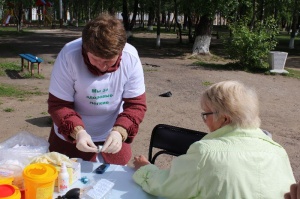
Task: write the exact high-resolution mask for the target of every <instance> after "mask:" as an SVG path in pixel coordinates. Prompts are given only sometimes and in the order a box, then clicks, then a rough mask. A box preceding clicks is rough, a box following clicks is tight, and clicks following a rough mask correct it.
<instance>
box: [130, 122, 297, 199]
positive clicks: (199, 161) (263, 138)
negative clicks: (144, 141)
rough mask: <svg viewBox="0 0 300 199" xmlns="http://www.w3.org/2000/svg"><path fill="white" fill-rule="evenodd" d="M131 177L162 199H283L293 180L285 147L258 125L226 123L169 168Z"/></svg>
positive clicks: (152, 167)
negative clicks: (236, 125) (251, 127)
mask: <svg viewBox="0 0 300 199" xmlns="http://www.w3.org/2000/svg"><path fill="white" fill-rule="evenodd" d="M133 179H134V181H135V182H136V183H137V184H139V185H140V186H142V188H143V189H144V190H145V191H146V192H148V193H150V194H153V195H156V196H161V197H165V198H174V199H175V198H178V199H186V198H189V199H191V198H199V199H200V198H201V199H202V198H203V199H218V198H219V199H226V198H228V199H244V198H247V199H283V195H284V193H286V192H288V191H289V187H290V185H291V184H292V183H295V178H294V175H293V172H292V168H291V165H290V162H289V158H288V155H287V153H286V151H285V150H284V148H283V147H282V146H280V145H279V144H278V143H276V142H274V141H273V140H272V139H271V138H270V137H268V136H267V135H265V134H264V133H263V131H262V130H261V129H259V128H257V129H241V128H233V127H231V126H229V125H227V126H224V127H222V128H220V129H218V130H216V131H214V132H212V133H209V134H207V135H206V136H205V137H204V138H203V139H202V140H200V141H198V142H195V143H193V144H192V145H191V146H190V148H189V150H188V151H187V154H186V155H182V156H179V157H177V158H175V159H174V160H173V161H172V165H171V168H170V169H169V170H160V169H159V168H157V167H156V166H155V165H152V164H150V165H147V166H143V167H141V168H140V169H139V170H137V171H136V172H135V173H134V175H133Z"/></svg>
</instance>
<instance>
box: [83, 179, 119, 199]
mask: <svg viewBox="0 0 300 199" xmlns="http://www.w3.org/2000/svg"><path fill="white" fill-rule="evenodd" d="M114 185H115V183H113V182H111V181H109V180H106V179H101V180H99V181H98V182H97V183H96V184H95V185H94V186H93V188H92V189H90V190H89V191H88V192H87V195H88V196H90V197H91V198H95V199H102V198H104V197H105V196H107V195H108V193H109V192H110V191H111V189H112V188H113V186H114Z"/></svg>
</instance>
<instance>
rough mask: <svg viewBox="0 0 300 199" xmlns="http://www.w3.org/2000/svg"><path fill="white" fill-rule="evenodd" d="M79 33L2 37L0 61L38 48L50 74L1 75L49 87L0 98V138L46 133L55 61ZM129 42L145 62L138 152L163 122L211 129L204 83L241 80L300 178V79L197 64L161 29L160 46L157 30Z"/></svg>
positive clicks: (290, 63) (295, 62) (291, 60)
mask: <svg viewBox="0 0 300 199" xmlns="http://www.w3.org/2000/svg"><path fill="white" fill-rule="evenodd" d="M80 35H81V32H80V31H79V30H75V29H74V30H70V29H69V30H66V29H64V30H60V29H55V30H38V31H35V32H34V34H33V35H22V36H16V37H5V38H1V40H0V62H15V63H17V64H20V58H19V57H18V54H19V53H31V54H35V55H37V56H39V57H41V58H43V59H44V60H45V62H44V63H43V64H42V70H41V73H42V75H43V76H44V77H45V78H44V79H33V78H32V79H20V78H18V77H16V76H13V75H11V74H10V76H9V75H8V76H5V77H0V82H1V83H7V84H13V85H19V86H20V87H21V88H23V89H27V90H32V91H37V90H38V91H41V92H43V93H44V94H42V95H40V96H32V97H28V98H25V100H20V99H19V98H8V97H1V98H0V112H1V115H0V118H1V119H0V127H1V130H0V142H2V141H4V140H6V139H8V138H9V137H11V136H12V135H14V134H16V133H18V132H20V131H28V132H31V133H33V134H36V135H39V136H41V137H43V138H45V139H47V137H48V134H49V132H50V118H49V114H48V113H47V103H46V101H47V97H48V86H49V80H50V74H51V70H52V65H53V62H54V60H55V57H56V55H57V54H58V52H59V50H60V49H61V48H62V46H63V45H64V44H65V43H66V42H68V41H71V40H73V39H75V38H77V37H79V36H80ZM185 40H186V39H185ZM130 43H132V44H133V45H134V46H135V47H136V48H137V49H138V51H139V54H140V57H141V61H142V64H143V66H144V72H145V82H146V92H147V104H148V111H147V113H146V116H145V119H144V121H143V123H142V124H141V126H140V131H139V133H138V135H137V137H136V138H135V140H134V142H133V144H132V147H133V154H134V155H139V154H144V155H148V146H149V140H150V135H151V131H152V129H153V127H154V126H155V125H157V124H159V123H165V124H170V125H175V126H180V127H185V128H191V129H197V130H200V131H205V132H206V131H208V129H207V128H206V126H205V124H204V123H203V121H202V119H201V116H200V113H201V110H200V103H199V96H200V94H201V92H202V91H203V90H204V89H205V88H206V87H207V86H205V83H215V82H219V81H222V80H239V81H241V82H244V83H245V84H247V85H250V86H252V87H254V88H255V89H256V90H257V92H258V94H259V97H260V103H261V104H260V105H261V119H262V126H261V127H262V128H263V129H265V130H267V131H269V132H270V133H272V135H273V139H274V140H275V141H276V142H278V143H280V144H281V145H282V146H283V147H284V148H285V149H286V151H287V153H288V155H289V158H290V162H291V165H292V168H293V171H294V174H295V177H296V179H297V180H300V134H299V132H300V117H299V116H300V114H299V110H300V92H299V91H300V90H299V89H300V80H299V79H293V78H288V77H284V76H281V75H275V76H272V75H263V74H252V73H246V72H243V71H226V70H212V69H205V68H203V67H199V66H198V67H197V66H195V65H193V62H195V60H193V59H189V58H188V55H189V54H190V52H191V49H192V46H191V45H190V44H182V45H180V46H179V45H178V39H177V38H176V35H161V46H162V47H161V48H160V49H157V48H156V47H155V34H149V33H139V34H134V38H133V39H131V40H130ZM218 48H219V46H217V41H213V42H212V46H211V50H212V51H213V50H215V51H216V52H217V51H218ZM215 61H216V60H215ZM221 61H224V60H221ZM299 61H300V58H299V57H288V60H287V63H286V67H290V68H295V69H297V68H299V66H300V64H299V63H300V62H299ZM167 91H171V92H172V94H173V95H172V97H169V98H163V97H159V94H162V93H164V92H167ZM7 108H13V109H14V111H12V112H5V111H4V109H7ZM166 160H167V161H166ZM168 161H169V158H167V157H162V158H159V159H158V164H159V165H160V166H161V167H167V166H168ZM129 165H132V163H130V164H129Z"/></svg>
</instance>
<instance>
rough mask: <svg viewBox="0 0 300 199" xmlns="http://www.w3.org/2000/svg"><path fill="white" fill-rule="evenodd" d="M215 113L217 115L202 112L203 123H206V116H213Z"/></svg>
mask: <svg viewBox="0 0 300 199" xmlns="http://www.w3.org/2000/svg"><path fill="white" fill-rule="evenodd" d="M215 113H217V112H202V113H201V117H202V119H203V121H204V122H206V119H207V116H208V115H212V114H215Z"/></svg>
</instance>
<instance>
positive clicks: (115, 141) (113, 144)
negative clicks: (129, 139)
mask: <svg viewBox="0 0 300 199" xmlns="http://www.w3.org/2000/svg"><path fill="white" fill-rule="evenodd" d="M121 148H122V135H121V134H120V133H119V132H118V131H112V132H110V134H109V136H108V137H107V138H106V141H105V143H104V145H103V147H102V150H101V152H103V153H112V154H115V153H118V152H119V151H120V150H121Z"/></svg>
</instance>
